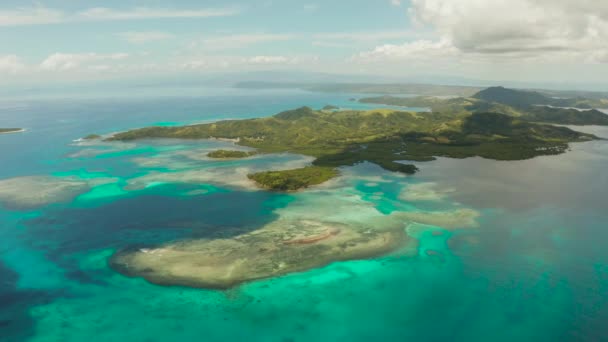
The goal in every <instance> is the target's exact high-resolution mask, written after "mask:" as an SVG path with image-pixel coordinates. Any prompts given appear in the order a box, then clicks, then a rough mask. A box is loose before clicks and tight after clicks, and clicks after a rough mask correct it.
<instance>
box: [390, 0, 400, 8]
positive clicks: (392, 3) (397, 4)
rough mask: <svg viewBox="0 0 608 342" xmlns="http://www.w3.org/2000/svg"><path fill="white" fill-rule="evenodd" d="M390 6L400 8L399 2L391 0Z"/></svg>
mask: <svg viewBox="0 0 608 342" xmlns="http://www.w3.org/2000/svg"><path fill="white" fill-rule="evenodd" d="M391 5H393V6H397V7H399V6H401V0H391Z"/></svg>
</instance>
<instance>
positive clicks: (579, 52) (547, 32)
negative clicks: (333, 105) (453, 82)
mask: <svg viewBox="0 0 608 342" xmlns="http://www.w3.org/2000/svg"><path fill="white" fill-rule="evenodd" d="M409 13H410V16H411V17H412V19H413V21H414V22H415V23H416V24H417V25H418V27H421V28H422V27H430V28H431V29H432V30H433V31H434V33H435V37H436V38H435V39H434V40H433V41H429V40H426V39H424V40H413V41H409V42H407V43H404V44H401V45H391V44H384V45H380V46H377V47H376V48H374V49H373V50H371V51H367V52H363V53H361V54H359V55H357V57H358V58H359V60H361V59H370V60H379V59H382V58H383V57H384V58H403V59H408V58H413V57H416V56H420V57H423V56H425V55H426V56H427V57H428V58H429V62H432V60H431V59H432V58H437V57H441V58H445V57H446V56H453V57H456V56H457V57H458V59H459V61H483V62H506V61H519V62H521V61H522V59H525V60H526V61H527V62H538V63H543V62H551V63H553V62H556V63H557V62H561V63H564V62H578V63H581V62H593V63H601V62H605V61H606V58H605V57H606V55H605V54H604V53H603V52H602V51H608V1H594V0H458V1H453V0H412V1H411V7H410V8H409Z"/></svg>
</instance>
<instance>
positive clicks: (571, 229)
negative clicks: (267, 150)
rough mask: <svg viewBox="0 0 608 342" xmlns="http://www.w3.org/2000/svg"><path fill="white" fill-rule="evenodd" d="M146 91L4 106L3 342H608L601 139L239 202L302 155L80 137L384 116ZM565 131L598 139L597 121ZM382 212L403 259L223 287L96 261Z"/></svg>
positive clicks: (344, 179)
mask: <svg viewBox="0 0 608 342" xmlns="http://www.w3.org/2000/svg"><path fill="white" fill-rule="evenodd" d="M158 93H159V94H160V93H163V92H162V91H159V92H158ZM159 94H147V93H146V94H143V95H140V96H135V95H133V96H128V95H123V96H104V97H86V98H85V97H80V98H71V99H67V98H60V97H56V98H47V99H43V100H35V99H29V98H21V99H13V100H3V101H0V127H22V128H25V129H26V132H24V133H18V134H5V135H0V157H1V158H2V161H1V164H0V165H1V167H0V341H7V342H8V341H10V342H13V341H40V342H42V341H88V342H93V341H146V342H152V341H169V340H176V341H278V342H288V341H291V342H296V341H370V340H377V341H406V340H418V341H444V340H450V341H488V340H491V341H514V340H519V341H581V340H586V341H600V340H608V328H607V327H606V324H605V323H606V322H607V321H608V249H607V248H606V241H608V229H607V227H608V226H607V225H606V222H608V201H607V200H608V172H607V170H608V142H607V141H592V142H586V143H576V144H572V145H571V151H569V152H568V153H566V154H562V155H559V156H544V157H538V158H535V159H532V160H526V161H506V162H505V161H492V160H485V159H481V158H468V159H462V160H455V159H447V158H439V159H438V160H436V161H432V162H421V163H416V165H417V166H418V167H419V168H420V172H419V173H418V174H416V175H413V176H403V175H398V174H394V173H390V172H387V171H383V170H382V169H380V168H379V167H376V166H374V165H371V164H360V165H357V166H355V167H347V168H343V169H342V170H341V173H342V175H341V176H340V177H339V178H338V179H337V180H336V181H331V182H330V184H327V185H323V186H320V187H315V188H312V189H309V190H306V191H303V192H298V193H288V194H283V193H271V192H266V191H259V190H256V189H254V188H251V187H250V186H249V185H248V183H247V181H246V174H247V173H249V172H252V171H256V170H265V169H277V168H292V167H300V166H303V165H306V164H307V163H309V162H310V161H311V159H310V158H307V157H303V156H299V155H293V154H276V155H261V156H256V157H254V158H249V159H244V160H236V161H235V160H230V161H214V160H209V159H208V158H205V154H206V152H208V151H211V150H213V149H218V148H234V146H232V144H231V143H230V142H225V141H179V140H151V141H137V142H129V143H120V142H112V143H101V142H87V141H82V140H78V139H79V138H81V137H83V136H85V135H87V134H91V133H98V134H109V133H112V132H117V131H122V130H126V129H132V128H137V127H143V126H150V125H180V124H191V123H197V122H210V121H216V120H222V119H242V118H251V117H259V116H268V115H273V114H275V113H277V112H280V111H282V110H287V109H292V108H296V107H300V106H304V105H307V106H310V107H313V108H321V107H323V106H325V105H328V104H331V105H337V106H340V107H344V108H354V109H370V108H373V107H378V106H374V105H364V104H359V103H356V102H352V101H350V99H351V98H352V97H361V95H352V94H323V93H312V92H304V91H298V90H284V91H277V90H239V89H198V90H197V91H189V92H188V94H187V96H186V95H182V94H180V91H172V92H166V94H165V95H164V96H161V95H159ZM420 110H421V109H420ZM573 128H574V129H579V130H581V131H586V132H592V133H594V134H596V135H598V136H603V137H606V138H608V128H606V127H573ZM2 180H4V181H6V180H10V183H9V184H10V186H9V187H6V186H5V187H4V188H3V187H2V185H1V182H2ZM7 189H8V190H7ZM2 191H4V195H3V194H2ZM394 213H405V214H406V215H410V216H408V217H410V218H411V219H409V220H407V221H404V222H403V229H404V230H405V231H407V233H408V235H409V236H411V237H412V238H414V239H415V240H416V241H417V246H415V247H416V248H414V249H413V250H410V251H409V252H408V253H392V254H389V255H386V256H382V257H377V258H372V259H366V260H352V261H341V262H335V263H331V264H329V265H326V266H324V267H320V268H315V269H311V270H308V271H305V272H299V273H292V274H288V275H284V276H281V277H276V278H270V279H263V280H257V281H253V282H248V283H245V284H242V285H240V286H238V287H235V288H232V289H229V290H224V291H219V290H208V289H197V288H188V287H179V286H172V287H169V286H159V285H154V284H151V283H149V282H147V281H146V280H144V279H142V278H137V277H134V278H130V277H126V276H124V275H122V274H120V273H118V272H116V271H115V270H113V269H112V268H110V267H109V266H108V260H109V258H110V257H111V256H112V255H113V253H114V252H115V251H118V250H121V249H124V248H137V246H160V245H163V244H166V243H170V242H174V241H181V240H188V239H201V238H207V239H210V238H217V237H218V236H221V237H223V238H230V237H233V236H238V235H240V234H246V233H248V232H252V231H256V230H257V229H260V227H263V226H265V225H267V224H269V223H271V222H273V221H276V220H278V219H281V218H285V217H303V218H306V219H312V220H331V221H335V222H346V223H348V222H368V220H370V219H372V218H373V219H374V220H377V221H374V222H382V220H383V219H384V218H387V217H390V216H391V215H392V214H394ZM470 213H474V215H472V214H470ZM467 215H468V216H467ZM473 221H474V222H473ZM374 228H375V227H374V226H370V229H374Z"/></svg>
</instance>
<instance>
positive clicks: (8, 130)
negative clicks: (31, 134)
mask: <svg viewBox="0 0 608 342" xmlns="http://www.w3.org/2000/svg"><path fill="white" fill-rule="evenodd" d="M20 132H25V130H24V129H23V128H0V134H9V133H20Z"/></svg>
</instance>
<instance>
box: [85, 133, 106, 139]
mask: <svg viewBox="0 0 608 342" xmlns="http://www.w3.org/2000/svg"><path fill="white" fill-rule="evenodd" d="M101 138H102V137H101V135H99V134H89V135H87V136H86V137H84V138H82V139H84V140H97V139H101Z"/></svg>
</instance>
